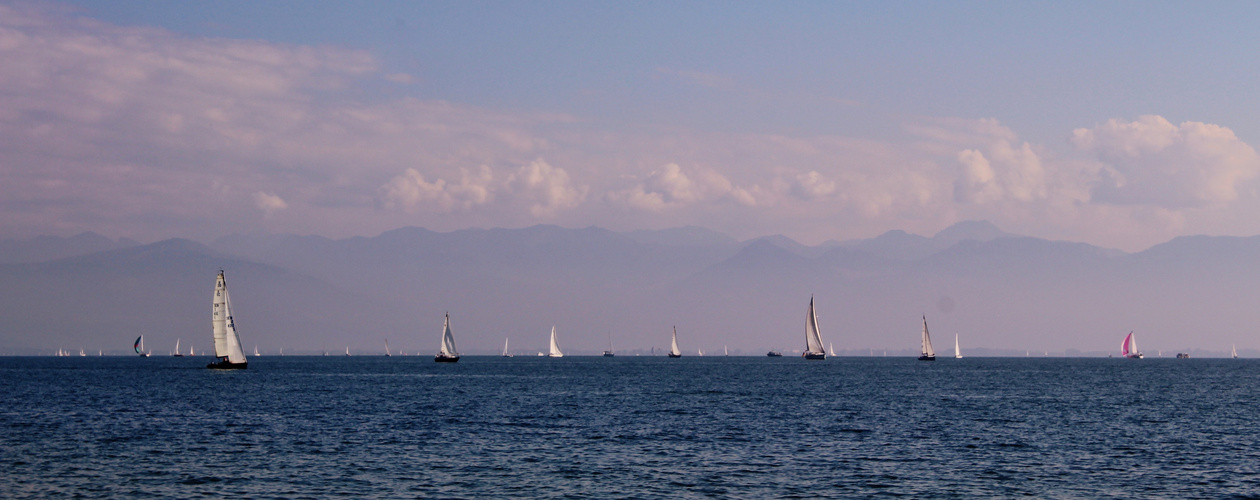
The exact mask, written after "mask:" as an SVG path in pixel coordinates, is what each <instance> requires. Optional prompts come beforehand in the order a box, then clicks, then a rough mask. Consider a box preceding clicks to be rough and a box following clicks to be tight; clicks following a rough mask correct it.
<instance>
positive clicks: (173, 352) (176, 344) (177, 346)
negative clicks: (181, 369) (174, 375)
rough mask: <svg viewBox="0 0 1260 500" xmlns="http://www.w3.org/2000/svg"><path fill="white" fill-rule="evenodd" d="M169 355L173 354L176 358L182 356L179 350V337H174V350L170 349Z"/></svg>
mask: <svg viewBox="0 0 1260 500" xmlns="http://www.w3.org/2000/svg"><path fill="white" fill-rule="evenodd" d="M171 356H174V357H177V358H182V357H184V355H183V353H180V352H179V339H175V350H174V351H171Z"/></svg>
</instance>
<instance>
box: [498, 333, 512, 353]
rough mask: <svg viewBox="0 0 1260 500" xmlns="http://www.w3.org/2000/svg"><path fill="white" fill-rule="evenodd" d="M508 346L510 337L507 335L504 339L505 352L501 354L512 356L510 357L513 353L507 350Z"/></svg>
mask: <svg viewBox="0 0 1260 500" xmlns="http://www.w3.org/2000/svg"><path fill="white" fill-rule="evenodd" d="M507 346H508V339H507V338H506V337H505V338H504V339H503V354H502V355H501V356H503V357H505V358H510V357H512V353H509V352H508V350H507Z"/></svg>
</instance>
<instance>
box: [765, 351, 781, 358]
mask: <svg viewBox="0 0 1260 500" xmlns="http://www.w3.org/2000/svg"><path fill="white" fill-rule="evenodd" d="M766 356H767V357H771V358H782V357H783V353H781V352H775V351H770V352H767V353H766Z"/></svg>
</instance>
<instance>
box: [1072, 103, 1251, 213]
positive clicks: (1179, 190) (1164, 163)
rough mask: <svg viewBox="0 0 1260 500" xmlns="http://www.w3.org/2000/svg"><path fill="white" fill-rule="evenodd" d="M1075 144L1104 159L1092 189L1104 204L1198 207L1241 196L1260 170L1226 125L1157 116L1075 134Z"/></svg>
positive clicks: (1101, 160)
mask: <svg viewBox="0 0 1260 500" xmlns="http://www.w3.org/2000/svg"><path fill="white" fill-rule="evenodd" d="M1072 143H1073V144H1074V145H1075V146H1076V147H1077V148H1079V149H1080V150H1082V151H1085V152H1088V153H1092V154H1094V155H1095V156H1096V157H1097V159H1098V160H1099V161H1100V162H1101V163H1102V169H1101V171H1100V174H1101V175H1100V179H1099V181H1098V182H1097V184H1096V185H1095V187H1094V189H1093V191H1092V193H1093V196H1094V199H1095V200H1097V201H1099V202H1105V203H1112V204H1118V205H1152V206H1159V207H1165V208H1172V209H1177V208H1194V207H1207V206H1214V205H1221V204H1224V203H1228V202H1231V201H1234V200H1236V199H1237V198H1238V191H1239V187H1240V186H1241V185H1242V184H1243V183H1244V182H1246V181H1248V180H1251V179H1253V178H1255V177H1256V175H1257V173H1260V156H1258V155H1257V154H1256V151H1255V149H1253V148H1252V147H1251V146H1250V145H1248V144H1247V143H1245V142H1243V141H1241V140H1239V139H1238V137H1237V136H1235V135H1234V132H1233V131H1232V130H1230V129H1228V128H1226V127H1222V126H1220V125H1213V124H1207V123H1202V122H1189V121H1188V122H1183V123H1182V124H1180V125H1174V124H1172V123H1171V122H1169V121H1168V120H1166V119H1164V118H1163V117H1161V116H1157V115H1146V116H1142V117H1139V118H1138V119H1137V120H1134V121H1124V120H1117V119H1112V120H1108V121H1107V123H1104V124H1101V125H1098V126H1095V127H1093V128H1079V129H1076V130H1075V131H1073V133H1072Z"/></svg>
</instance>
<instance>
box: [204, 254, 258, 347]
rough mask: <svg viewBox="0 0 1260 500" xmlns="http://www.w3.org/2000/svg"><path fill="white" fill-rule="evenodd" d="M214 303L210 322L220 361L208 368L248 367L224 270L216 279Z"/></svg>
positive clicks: (220, 271)
mask: <svg viewBox="0 0 1260 500" xmlns="http://www.w3.org/2000/svg"><path fill="white" fill-rule="evenodd" d="M213 304H214V307H213V309H214V314H213V315H212V316H211V321H210V324H211V325H212V326H213V329H214V357H216V358H218V361H216V362H213V363H210V364H208V365H206V368H217V369H244V368H248V367H249V362H248V361H247V360H246V359H245V351H243V350H241V337H240V335H238V334H237V333H236V321H235V320H233V318H232V299H231V298H230V297H229V296H228V289H227V279H226V278H224V277H223V270H219V276H218V277H217V278H215V281H214V301H213Z"/></svg>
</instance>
